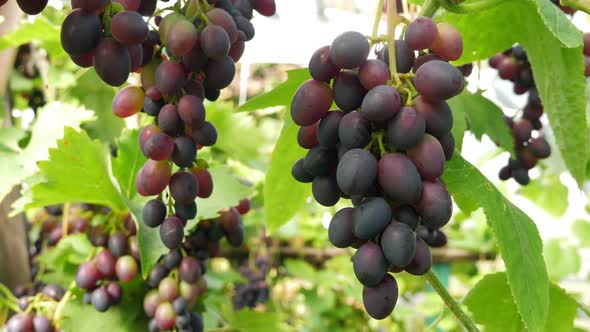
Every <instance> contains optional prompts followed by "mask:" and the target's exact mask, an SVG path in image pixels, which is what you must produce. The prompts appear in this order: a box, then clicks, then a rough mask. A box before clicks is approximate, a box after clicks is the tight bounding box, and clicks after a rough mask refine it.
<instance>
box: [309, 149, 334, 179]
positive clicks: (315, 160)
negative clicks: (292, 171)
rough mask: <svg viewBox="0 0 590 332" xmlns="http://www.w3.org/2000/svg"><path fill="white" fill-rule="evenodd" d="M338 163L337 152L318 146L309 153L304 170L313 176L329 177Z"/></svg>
mask: <svg viewBox="0 0 590 332" xmlns="http://www.w3.org/2000/svg"><path fill="white" fill-rule="evenodd" d="M337 162H338V156H337V155H336V151H334V150H333V149H329V148H325V147H322V146H317V147H314V148H312V149H310V150H309V151H308V152H307V155H306V156H305V159H304V161H303V168H304V170H305V171H307V172H308V173H309V174H311V175H313V176H321V175H328V174H330V173H331V172H332V170H333V168H334V167H335V166H336V165H337Z"/></svg>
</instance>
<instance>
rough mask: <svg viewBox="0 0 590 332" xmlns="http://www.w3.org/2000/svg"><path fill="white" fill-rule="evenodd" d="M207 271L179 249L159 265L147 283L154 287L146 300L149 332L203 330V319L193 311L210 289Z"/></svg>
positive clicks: (145, 309) (145, 308) (193, 258)
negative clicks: (192, 307) (205, 275)
mask: <svg viewBox="0 0 590 332" xmlns="http://www.w3.org/2000/svg"><path fill="white" fill-rule="evenodd" d="M203 273H204V268H203V265H202V263H201V262H199V260H197V259H196V258H195V257H192V256H186V257H182V254H181V253H180V251H178V250H174V251H171V252H170V253H169V254H167V255H166V256H164V257H163V258H162V259H161V262H159V263H158V264H156V265H155V267H154V268H153V269H152V271H151V272H150V274H149V277H148V280H147V283H148V285H149V286H150V287H151V288H153V289H152V290H150V291H149V292H148V293H147V294H146V296H145V297H144V301H143V308H144V311H145V313H146V314H147V315H148V317H150V318H151V320H150V323H149V331H160V330H163V331H167V330H172V329H173V328H174V327H175V326H176V328H177V329H178V330H179V331H199V332H200V331H203V320H202V318H201V316H200V315H199V314H197V313H195V312H191V311H190V310H189V308H190V307H191V306H193V305H194V304H195V301H196V300H197V298H198V297H199V296H200V295H202V294H203V293H204V292H205V291H206V290H207V282H206V281H205V279H204V278H203Z"/></svg>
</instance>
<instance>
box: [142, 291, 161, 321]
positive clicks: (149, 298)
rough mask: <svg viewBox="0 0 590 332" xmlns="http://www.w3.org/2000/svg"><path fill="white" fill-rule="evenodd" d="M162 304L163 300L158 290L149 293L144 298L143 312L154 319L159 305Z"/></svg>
mask: <svg viewBox="0 0 590 332" xmlns="http://www.w3.org/2000/svg"><path fill="white" fill-rule="evenodd" d="M160 303H162V299H161V298H160V295H159V293H158V291H157V290H155V289H154V290H151V291H149V292H148V293H147V294H146V295H145V297H144V298H143V311H145V313H146V315H147V316H148V317H154V315H155V314H156V309H157V308H158V305H159V304H160Z"/></svg>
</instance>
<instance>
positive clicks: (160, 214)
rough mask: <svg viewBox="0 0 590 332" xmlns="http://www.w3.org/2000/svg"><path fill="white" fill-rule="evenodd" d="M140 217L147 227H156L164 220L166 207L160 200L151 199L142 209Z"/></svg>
mask: <svg viewBox="0 0 590 332" xmlns="http://www.w3.org/2000/svg"><path fill="white" fill-rule="evenodd" d="M142 217H143V222H144V223H145V224H146V225H147V226H148V227H158V226H160V225H161V224H162V222H163V221H164V219H165V218H166V205H165V204H164V202H162V200H161V199H157V198H156V199H152V200H150V201H148V202H147V203H146V204H145V206H144V207H143V211H142Z"/></svg>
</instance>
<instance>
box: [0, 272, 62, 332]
mask: <svg viewBox="0 0 590 332" xmlns="http://www.w3.org/2000/svg"><path fill="white" fill-rule="evenodd" d="M64 294H65V290H64V289H63V288H61V287H60V286H58V285H52V284H49V285H44V284H42V283H37V284H34V285H33V287H31V288H27V287H26V286H17V287H16V288H15V290H14V295H15V296H16V297H17V298H18V308H19V309H20V310H21V311H20V312H18V313H16V314H14V315H13V316H12V317H10V318H9V319H8V321H7V322H6V332H54V331H56V329H55V326H54V323H53V322H52V318H53V314H54V313H55V310H56V308H57V305H58V302H59V301H60V300H61V299H62V297H63V296H64Z"/></svg>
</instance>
